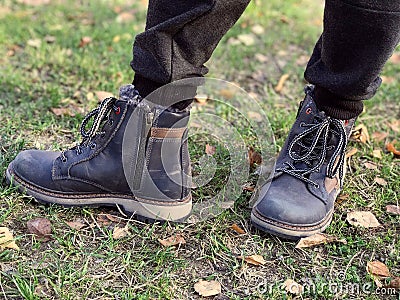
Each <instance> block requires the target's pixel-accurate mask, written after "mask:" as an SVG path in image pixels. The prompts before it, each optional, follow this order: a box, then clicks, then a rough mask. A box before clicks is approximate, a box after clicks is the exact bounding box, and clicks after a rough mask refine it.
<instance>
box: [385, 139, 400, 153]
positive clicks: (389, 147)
mask: <svg viewBox="0 0 400 300" xmlns="http://www.w3.org/2000/svg"><path fill="white" fill-rule="evenodd" d="M395 144H396V141H392V142H391V143H387V144H386V149H387V151H389V152H392V153H393V154H394V155H395V156H400V150H397V149H396V147H395V146H394V145H395Z"/></svg>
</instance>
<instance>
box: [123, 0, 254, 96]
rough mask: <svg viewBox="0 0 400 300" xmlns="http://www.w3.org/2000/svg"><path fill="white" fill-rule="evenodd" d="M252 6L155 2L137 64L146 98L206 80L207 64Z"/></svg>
mask: <svg viewBox="0 0 400 300" xmlns="http://www.w3.org/2000/svg"><path fill="white" fill-rule="evenodd" d="M249 2H250V0H196V1H191V0H180V1H178V0H150V1H149V7H148V12H147V22H146V30H145V31H144V32H143V33H141V34H139V35H137V36H136V39H135V43H134V46H133V60H132V62H131V67H132V68H133V70H134V71H135V79H134V84H135V85H136V87H137V88H138V90H139V91H140V92H141V94H142V95H144V96H146V95H147V94H149V93H150V92H152V91H153V90H155V89H156V88H158V87H159V86H162V85H164V84H166V83H169V82H172V81H175V80H179V79H183V78H190V77H199V76H204V75H205V74H206V73H207V72H208V69H207V68H206V67H205V66H204V63H205V62H206V61H207V60H208V59H209V58H210V57H211V54H212V53H213V51H214V49H215V48H216V46H217V44H218V43H219V41H220V40H221V39H222V37H223V36H224V34H225V33H226V32H227V31H228V30H229V29H230V28H231V27H232V26H233V25H234V24H235V22H236V21H237V20H238V19H239V17H240V16H241V14H242V13H243V11H244V10H245V8H246V7H247V5H248V3H249ZM191 91H192V92H193V89H191ZM192 92H190V91H189V92H188V95H190V94H191V93H192Z"/></svg>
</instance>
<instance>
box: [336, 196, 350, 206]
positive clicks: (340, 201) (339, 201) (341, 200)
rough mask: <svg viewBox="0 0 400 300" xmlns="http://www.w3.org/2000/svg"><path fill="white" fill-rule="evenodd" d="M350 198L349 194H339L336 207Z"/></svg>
mask: <svg viewBox="0 0 400 300" xmlns="http://www.w3.org/2000/svg"><path fill="white" fill-rule="evenodd" d="M349 198H350V195H349V194H342V193H341V194H339V196H338V197H337V199H336V202H335V205H339V204H340V203H342V202H343V201H346V200H347V199H349Z"/></svg>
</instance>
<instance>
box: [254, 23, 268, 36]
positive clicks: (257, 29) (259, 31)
mask: <svg viewBox="0 0 400 300" xmlns="http://www.w3.org/2000/svg"><path fill="white" fill-rule="evenodd" d="M251 31H252V32H253V33H254V34H257V35H261V34H263V33H264V31H265V30H264V27H263V26H261V25H259V24H256V25H254V26H253V27H251Z"/></svg>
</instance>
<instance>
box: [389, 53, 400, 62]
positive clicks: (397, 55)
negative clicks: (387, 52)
mask: <svg viewBox="0 0 400 300" xmlns="http://www.w3.org/2000/svg"><path fill="white" fill-rule="evenodd" d="M389 61H390V62H391V63H393V64H400V53H399V52H395V53H393V55H392V56H391V57H390V59H389Z"/></svg>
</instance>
